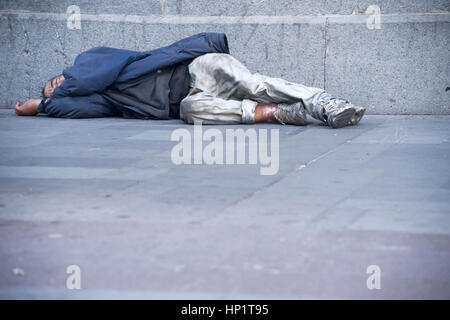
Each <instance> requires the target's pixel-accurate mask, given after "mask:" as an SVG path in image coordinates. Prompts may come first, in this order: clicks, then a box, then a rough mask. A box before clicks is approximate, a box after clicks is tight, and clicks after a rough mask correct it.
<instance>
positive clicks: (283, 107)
mask: <svg viewBox="0 0 450 320" xmlns="http://www.w3.org/2000/svg"><path fill="white" fill-rule="evenodd" d="M273 115H274V117H275V119H277V121H278V122H279V123H281V124H294V125H297V126H304V125H306V124H307V122H306V110H305V106H304V105H303V103H302V102H297V103H294V104H285V103H280V104H278V108H277V110H275V112H274V113H273Z"/></svg>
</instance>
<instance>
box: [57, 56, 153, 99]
mask: <svg viewBox="0 0 450 320" xmlns="http://www.w3.org/2000/svg"><path fill="white" fill-rule="evenodd" d="M142 56H143V55H142V53H139V52H135V51H129V50H122V49H115V48H108V47H96V48H92V49H90V50H87V51H85V52H83V53H81V54H79V55H78V56H77V58H76V59H75V62H74V64H73V66H71V67H69V68H66V69H65V70H64V71H63V75H64V77H65V80H64V81H63V83H62V84H61V86H60V87H59V88H57V89H55V91H54V92H53V95H54V96H55V97H56V98H62V97H73V96H85V95H90V94H92V93H95V92H102V91H104V90H105V88H107V87H108V86H110V85H111V84H112V83H113V82H114V81H115V80H116V78H117V76H118V75H119V73H120V72H121V71H122V69H123V68H124V67H125V66H126V65H128V64H129V63H130V62H132V61H134V59H136V58H138V57H140V58H142ZM144 56H145V55H144Z"/></svg>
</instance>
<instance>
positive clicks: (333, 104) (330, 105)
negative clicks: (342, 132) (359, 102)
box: [323, 99, 366, 128]
mask: <svg viewBox="0 0 450 320" xmlns="http://www.w3.org/2000/svg"><path fill="white" fill-rule="evenodd" d="M324 109H325V112H324V115H323V117H324V118H325V120H326V122H327V123H328V125H329V126H330V127H332V128H342V127H345V126H349V125H355V124H358V122H359V121H360V120H361V118H362V117H363V115H364V112H365V111H366V109H365V108H363V107H357V106H355V105H353V104H351V103H350V102H348V101H347V100H342V99H330V100H329V101H327V102H326V103H325V105H324Z"/></svg>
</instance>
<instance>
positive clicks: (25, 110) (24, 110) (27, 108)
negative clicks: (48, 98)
mask: <svg viewBox="0 0 450 320" xmlns="http://www.w3.org/2000/svg"><path fill="white" fill-rule="evenodd" d="M41 100H42V99H28V100H27V101H26V102H25V103H24V104H22V103H21V102H20V101H17V102H16V105H15V106H14V110H15V111H16V114H17V115H19V116H35V115H36V114H37V107H38V106H39V104H40V103H41Z"/></svg>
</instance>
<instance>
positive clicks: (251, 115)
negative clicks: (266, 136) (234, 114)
mask: <svg viewBox="0 0 450 320" xmlns="http://www.w3.org/2000/svg"><path fill="white" fill-rule="evenodd" d="M257 104H258V103H257V102H255V101H252V100H248V99H244V100H243V101H242V106H241V108H242V119H241V121H242V123H255V108H256V105H257Z"/></svg>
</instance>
